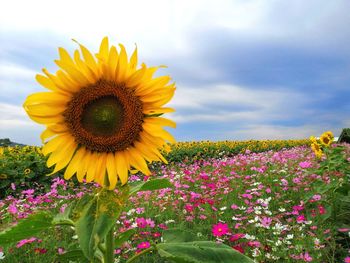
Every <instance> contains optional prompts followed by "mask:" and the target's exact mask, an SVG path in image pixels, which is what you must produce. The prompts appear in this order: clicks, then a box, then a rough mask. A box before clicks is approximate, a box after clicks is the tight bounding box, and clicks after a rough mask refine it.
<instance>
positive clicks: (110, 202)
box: [75, 189, 128, 260]
mask: <svg viewBox="0 0 350 263" xmlns="http://www.w3.org/2000/svg"><path fill="white" fill-rule="evenodd" d="M127 190H128V189H127ZM127 193H128V191H125V192H123V191H121V192H120V193H119V194H117V193H116V192H114V191H108V190H105V189H104V190H102V191H101V192H99V193H98V194H96V195H95V196H94V198H92V199H91V200H90V201H89V202H87V203H85V208H84V209H83V210H82V212H81V216H80V217H79V219H78V220H77V221H76V223H75V225H76V232H77V235H78V240H79V245H80V247H81V249H82V251H83V253H84V255H85V257H87V258H88V259H90V260H92V259H93V258H94V257H95V255H96V252H97V250H98V247H99V245H100V244H101V243H103V242H104V241H105V238H106V235H107V233H108V232H109V231H110V230H111V229H112V227H113V226H114V225H115V222H116V219H117V218H118V216H119V214H120V212H121V209H122V207H123V203H124V202H125V200H126V199H127Z"/></svg>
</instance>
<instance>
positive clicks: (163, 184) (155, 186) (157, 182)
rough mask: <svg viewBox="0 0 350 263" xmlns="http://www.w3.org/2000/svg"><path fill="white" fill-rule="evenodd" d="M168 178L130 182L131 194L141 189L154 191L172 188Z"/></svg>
mask: <svg viewBox="0 0 350 263" xmlns="http://www.w3.org/2000/svg"><path fill="white" fill-rule="evenodd" d="M172 186H173V185H172V184H171V183H170V182H169V180H168V179H153V180H149V181H146V182H136V183H131V184H130V195H132V194H135V193H137V192H140V191H154V190H159V189H163V188H168V187H169V188H172Z"/></svg>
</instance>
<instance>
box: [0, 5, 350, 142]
mask: <svg viewBox="0 0 350 263" xmlns="http://www.w3.org/2000/svg"><path fill="white" fill-rule="evenodd" d="M348 10H350V1H347V0H343V1H342V0H332V1H329V0H317V1H316V0H309V1H304V0H292V1H277V0H269V1H267V0H266V1H263V0H261V1H258V0H256V1H253V0H241V1H239V0H230V1H197V0H195V1H187V0H186V1H181V0H178V1H175V0H174V1H171V0H162V1H160V0H159V1H88V0H85V1H80V0H79V1H68V0H61V1H51V2H50V4H48V2H47V1H42V0H40V1H35V0H33V1H19V0H14V1H6V2H4V3H3V4H2V15H1V17H0V90H1V92H0V138H10V139H11V140H13V141H16V142H20V143H26V144H37V145H40V140H39V135H40V132H41V131H42V130H43V129H44V127H43V126H41V125H38V124H36V123H34V122H32V121H30V120H29V118H28V117H27V116H26V114H25V112H24V110H23V109H22V106H21V105H22V104H23V101H24V100H25V98H26V96H27V95H29V94H31V93H33V92H38V91H43V88H42V87H41V86H40V85H39V84H37V83H36V82H35V79H34V77H35V75H36V74H37V73H39V72H40V71H41V69H42V68H44V67H45V68H47V69H49V70H50V71H55V70H56V69H57V68H56V66H55V65H54V62H53V60H54V59H56V58H57V57H58V52H57V47H59V46H62V47H65V48H67V49H68V50H69V51H70V52H72V51H73V50H74V49H76V48H77V46H76V44H75V43H74V42H72V41H71V39H72V38H74V39H77V40H78V41H79V42H81V43H83V44H84V45H85V46H87V47H88V48H89V49H90V50H94V51H97V50H98V46H99V44H100V41H101V39H102V37H103V36H109V38H110V42H111V43H113V44H117V43H123V44H124V45H125V46H126V47H127V50H128V51H129V52H131V51H132V50H133V49H134V47H135V43H136V44H137V47H138V51H139V56H140V61H142V62H145V63H146V64H147V65H163V64H165V65H167V66H168V68H166V69H162V70H161V72H160V74H169V75H171V76H172V78H173V80H174V81H176V83H177V91H176V95H175V97H174V99H173V101H172V102H171V103H170V104H169V106H172V107H174V108H176V113H173V114H169V115H168V117H169V118H171V119H173V120H175V121H176V122H177V123H178V127H177V128H176V129H175V130H173V131H172V133H173V134H174V135H175V137H176V139H177V140H179V141H184V140H215V141H216V140H245V139H291V138H308V137H309V136H310V135H316V136H317V135H319V134H321V133H322V132H323V131H325V130H332V131H333V132H334V133H335V135H339V133H340V131H341V128H343V127H350V103H349V101H350V45H349V43H350V30H349V25H350V14H349V12H348Z"/></svg>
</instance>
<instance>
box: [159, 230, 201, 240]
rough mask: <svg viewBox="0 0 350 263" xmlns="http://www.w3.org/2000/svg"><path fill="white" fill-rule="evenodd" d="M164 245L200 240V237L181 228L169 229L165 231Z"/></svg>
mask: <svg viewBox="0 0 350 263" xmlns="http://www.w3.org/2000/svg"><path fill="white" fill-rule="evenodd" d="M163 240H164V243H181V242H190V241H196V240H198V237H197V236H196V235H195V234H194V233H192V232H190V231H188V230H183V229H180V228H173V229H167V230H164V231H163Z"/></svg>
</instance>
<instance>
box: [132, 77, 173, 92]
mask: <svg viewBox="0 0 350 263" xmlns="http://www.w3.org/2000/svg"><path fill="white" fill-rule="evenodd" d="M170 80H171V78H170V77H169V76H161V77H158V78H155V79H152V80H150V81H148V82H147V81H145V82H144V83H145V84H143V85H139V86H137V88H136V90H135V92H136V94H137V96H144V95H146V94H150V93H152V92H153V91H154V90H156V89H160V88H164V87H165V86H166V84H167V83H168V82H169V81H170Z"/></svg>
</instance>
